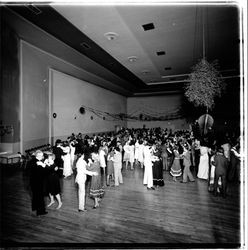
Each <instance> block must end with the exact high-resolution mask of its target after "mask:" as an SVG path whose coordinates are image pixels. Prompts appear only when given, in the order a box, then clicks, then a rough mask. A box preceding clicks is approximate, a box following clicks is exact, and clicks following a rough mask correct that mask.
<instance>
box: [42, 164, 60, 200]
mask: <svg viewBox="0 0 248 250" xmlns="http://www.w3.org/2000/svg"><path fill="white" fill-rule="evenodd" d="M55 168H56V165H55V164H53V165H51V166H46V169H47V178H46V181H45V194H46V195H48V194H49V193H50V194H51V195H57V194H59V193H60V192H61V188H60V180H59V173H58V170H57V171H56V170H55Z"/></svg>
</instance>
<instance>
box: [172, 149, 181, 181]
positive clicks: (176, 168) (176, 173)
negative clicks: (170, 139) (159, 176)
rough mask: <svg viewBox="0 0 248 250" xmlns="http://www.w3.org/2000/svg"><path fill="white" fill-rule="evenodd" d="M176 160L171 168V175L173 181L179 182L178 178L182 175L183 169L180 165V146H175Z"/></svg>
mask: <svg viewBox="0 0 248 250" xmlns="http://www.w3.org/2000/svg"><path fill="white" fill-rule="evenodd" d="M173 153H174V160H173V163H172V166H171V170H170V174H171V175H172V176H173V181H177V177H179V176H181V175H182V169H181V165H180V154H179V152H178V146H177V145H175V146H174V150H173Z"/></svg>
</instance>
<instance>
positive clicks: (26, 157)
mask: <svg viewBox="0 0 248 250" xmlns="http://www.w3.org/2000/svg"><path fill="white" fill-rule="evenodd" d="M51 149H52V146H51V144H44V145H41V146H38V147H34V148H30V149H27V150H25V155H22V166H23V168H24V169H25V168H26V166H27V163H28V162H29V161H30V160H31V159H32V157H33V154H34V153H35V152H36V151H37V150H41V151H50V150H51Z"/></svg>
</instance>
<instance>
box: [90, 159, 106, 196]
mask: <svg viewBox="0 0 248 250" xmlns="http://www.w3.org/2000/svg"><path fill="white" fill-rule="evenodd" d="M87 170H89V171H93V172H97V173H98V175H97V176H94V175H93V176H92V178H91V184H90V197H91V198H93V199H94V198H102V197H103V196H104V190H103V188H102V184H101V169H100V162H99V161H95V162H93V163H91V164H90V166H87Z"/></svg>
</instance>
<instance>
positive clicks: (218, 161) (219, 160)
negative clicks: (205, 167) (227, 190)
mask: <svg viewBox="0 0 248 250" xmlns="http://www.w3.org/2000/svg"><path fill="white" fill-rule="evenodd" d="M213 164H214V165H215V173H218V174H225V173H226V172H227V168H228V160H227V158H226V157H225V156H224V155H223V154H218V153H217V155H216V156H215V157H214V162H213Z"/></svg>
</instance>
